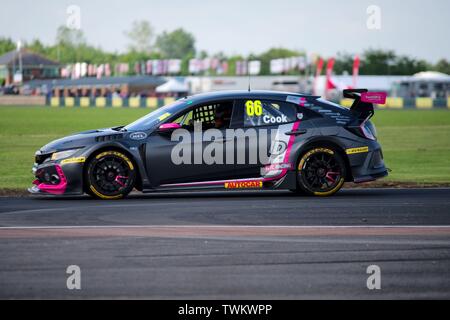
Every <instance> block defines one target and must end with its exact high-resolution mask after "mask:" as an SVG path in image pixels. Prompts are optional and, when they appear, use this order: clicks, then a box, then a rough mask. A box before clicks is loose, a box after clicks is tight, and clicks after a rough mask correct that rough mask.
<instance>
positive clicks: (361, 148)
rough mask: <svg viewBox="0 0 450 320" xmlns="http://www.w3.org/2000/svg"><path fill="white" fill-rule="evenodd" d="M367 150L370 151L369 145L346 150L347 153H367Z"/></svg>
mask: <svg viewBox="0 0 450 320" xmlns="http://www.w3.org/2000/svg"><path fill="white" fill-rule="evenodd" d="M367 152H369V147H360V148H351V149H347V150H345V153H347V154H356V153H367Z"/></svg>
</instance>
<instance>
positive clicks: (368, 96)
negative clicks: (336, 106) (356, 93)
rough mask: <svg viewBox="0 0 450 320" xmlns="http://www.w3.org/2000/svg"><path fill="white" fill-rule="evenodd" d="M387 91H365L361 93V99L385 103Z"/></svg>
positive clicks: (368, 101)
mask: <svg viewBox="0 0 450 320" xmlns="http://www.w3.org/2000/svg"><path fill="white" fill-rule="evenodd" d="M386 96H387V94H386V92H364V93H362V94H361V101H362V102H367V103H376V104H385V103H386Z"/></svg>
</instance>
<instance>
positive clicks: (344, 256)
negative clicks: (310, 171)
mask: <svg viewBox="0 0 450 320" xmlns="http://www.w3.org/2000/svg"><path fill="white" fill-rule="evenodd" d="M0 257H1V258H0V298H2V299H5V298H6V299H10V298H70V299H72V298H75V299H76V298H150V299H210V298H214V299H322V298H332V299H347V298H351V299H361V298H369V299H416V298H427V299H428V298H438V299H440V298H444V299H449V298H450V274H449V272H450V189H423V190H420V189H408V190H404V189H349V190H343V191H342V192H340V193H339V194H338V195H337V196H335V197H332V198H310V197H298V196H295V195H293V194H291V193H289V192H208V193H172V194H161V193H159V194H147V195H133V196H131V197H130V198H129V199H126V200H121V201H112V202H109V201H97V200H92V199H90V198H88V197H79V198H71V199H49V198H44V199H42V198H39V199H38V198H0ZM69 265H77V266H79V267H80V269H81V290H69V289H67V287H66V280H67V277H68V276H69V275H68V274H66V268H67V267H68V266H69ZM370 265H377V266H379V267H380V270H381V289H380V290H369V289H368V288H367V285H366V282H367V278H368V277H369V276H370V275H369V274H367V273H366V269H367V267H368V266H370Z"/></svg>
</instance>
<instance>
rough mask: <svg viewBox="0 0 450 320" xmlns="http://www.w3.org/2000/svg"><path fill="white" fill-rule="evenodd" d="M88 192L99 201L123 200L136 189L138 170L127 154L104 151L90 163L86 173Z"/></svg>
mask: <svg viewBox="0 0 450 320" xmlns="http://www.w3.org/2000/svg"><path fill="white" fill-rule="evenodd" d="M85 181H86V191H87V193H88V194H90V195H91V196H93V197H95V198H98V199H105V200H113V199H121V198H123V197H125V196H126V195H128V194H129V193H130V192H131V190H133V188H134V183H135V181H136V168H135V165H134V164H133V162H132V161H131V160H130V159H129V158H128V156H126V155H125V154H123V153H121V152H119V151H113V150H111V151H103V152H101V153H99V154H97V155H95V156H94V157H92V159H91V160H90V161H89V163H88V164H87V169H86V171H85Z"/></svg>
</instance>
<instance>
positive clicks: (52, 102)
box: [46, 97, 450, 110]
mask: <svg viewBox="0 0 450 320" xmlns="http://www.w3.org/2000/svg"><path fill="white" fill-rule="evenodd" d="M174 101H175V98H172V97H168V98H155V97H150V98H139V97H131V98H104V97H98V98H88V97H80V98H73V97H66V98H58V97H52V98H49V99H47V101H46V104H47V105H49V106H51V107H69V108H70V107H82V108H90V107H97V108H149V109H156V108H160V107H162V106H165V105H168V104H171V103H173V102H174ZM339 103H340V104H341V105H342V106H344V107H350V106H351V105H352V103H353V100H351V99H342V100H340V101H339ZM376 107H377V108H378V109H419V110H429V109H447V110H450V97H449V98H439V99H432V98H398V97H388V98H387V99H386V104H384V105H376Z"/></svg>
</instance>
